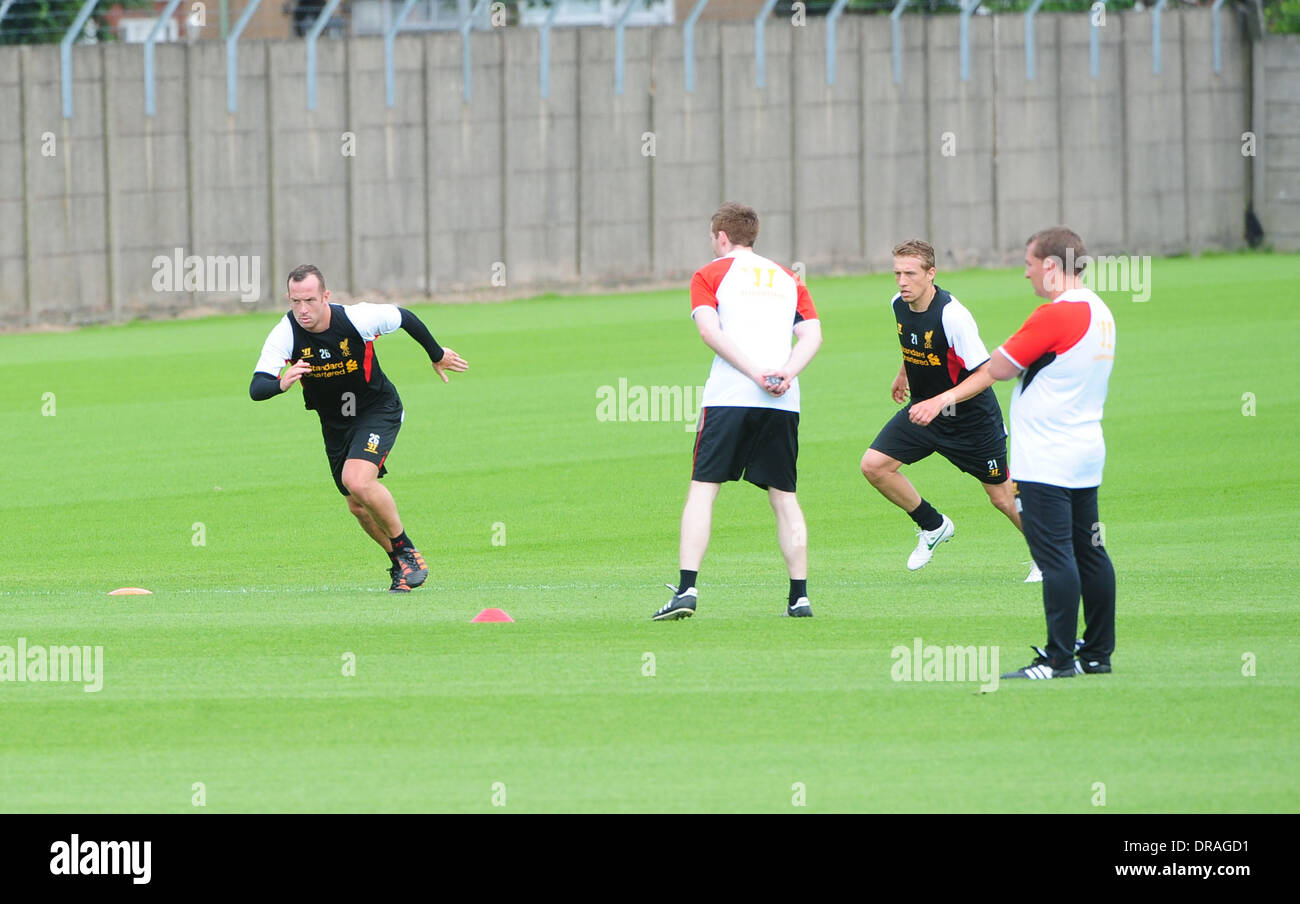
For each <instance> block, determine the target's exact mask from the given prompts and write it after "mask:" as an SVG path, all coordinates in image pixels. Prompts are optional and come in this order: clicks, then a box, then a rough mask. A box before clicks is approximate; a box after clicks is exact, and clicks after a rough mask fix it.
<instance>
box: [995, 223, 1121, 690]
mask: <svg viewBox="0 0 1300 904" xmlns="http://www.w3.org/2000/svg"><path fill="white" fill-rule="evenodd" d="M1086 255H1087V251H1086V250H1085V248H1084V246H1083V239H1081V238H1079V235H1078V234H1077V233H1076V232H1074V231H1073V230H1072V229H1069V228H1068V227H1065V226H1056V227H1053V228H1051V229H1044V230H1042V231H1040V232H1036V233H1035V234H1034V235H1033V236H1032V237H1030V239H1029V242H1028V243H1027V245H1026V248H1025V278H1026V279H1028V280H1029V283H1030V285H1032V286H1033V289H1034V294H1036V295H1038V296H1039V297H1041V298H1046V299H1048V301H1049V302H1050V304H1045V305H1041V306H1039V307H1038V308H1037V309H1036V310H1035V311H1034V313H1033V314H1031V315H1030V316H1029V319H1028V320H1026V321H1025V323H1024V325H1023V326H1021V327H1020V329H1019V330H1018V331H1017V332H1016V333H1015V335H1013V336H1012V337H1011V338H1010V339H1008V340H1007V341H1006V342H1004V343H1003V344H1002V345H1001V346H1000V347H999V348H997V349H996V350H995V351H994V352H993V356H992V359H991V360H990V362H989V372H990V373H991V374H992V375H993V377H994V378H995V379H998V380H1010V379H1012V378H1014V377H1016V376H1019V377H1020V380H1019V382H1018V383H1017V384H1016V387H1015V389H1014V390H1013V391H1012V394H1011V468H1012V471H1013V472H1014V473H1015V475H1016V483H1017V498H1018V499H1019V501H1020V504H1021V513H1020V517H1021V523H1022V524H1023V525H1024V531H1025V540H1026V541H1027V542H1028V543H1029V551H1030V552H1031V553H1032V554H1033V556H1034V561H1035V562H1037V563H1038V566H1039V567H1040V568H1041V569H1042V571H1043V609H1044V611H1045V613H1046V615H1047V646H1046V648H1045V649H1044V648H1040V647H1034V651H1035V653H1037V654H1038V655H1037V656H1036V657H1035V658H1034V661H1033V662H1031V663H1030V664H1029V665H1027V666H1025V667H1024V668H1022V669H1017V670H1016V671H1014V672H1008V673H1007V674H1005V675H1003V676H1002V677H1003V678H1066V677H1070V676H1073V675H1076V674H1078V675H1082V674H1106V673H1109V672H1110V657H1111V654H1112V653H1113V652H1114V650H1115V569H1114V567H1113V566H1112V565H1111V561H1110V557H1109V556H1108V555H1107V554H1106V547H1105V545H1104V544H1103V541H1102V535H1101V521H1100V517H1099V515H1098V511H1097V488H1098V486H1100V484H1101V473H1102V467H1103V465H1104V464H1105V461H1106V443H1105V441H1104V439H1103V438H1102V432H1101V416H1102V409H1103V407H1104V406H1105V403H1106V389H1107V385H1108V383H1109V381H1110V372H1111V367H1112V366H1113V365H1114V363H1115V318H1114V317H1113V316H1112V315H1111V313H1110V309H1109V308H1107V307H1106V304H1105V303H1104V302H1103V301H1102V300H1101V299H1100V298H1098V297H1097V295H1096V293H1094V292H1093V291H1092V290H1091V289H1089V288H1087V287H1085V286H1084V285H1083V281H1082V279H1081V274H1082V273H1083V269H1084V267H1085V266H1086V264H1087V261H1086V259H1085V257H1086ZM1080 595H1082V597H1083V618H1084V621H1085V622H1086V624H1087V627H1086V629H1085V631H1084V634H1083V642H1082V645H1080V646H1079V647H1078V649H1077V650H1076V649H1075V647H1076V644H1075V637H1076V636H1077V635H1076V633H1075V632H1076V629H1077V627H1078V618H1079V597H1080ZM1076 654H1077V658H1076Z"/></svg>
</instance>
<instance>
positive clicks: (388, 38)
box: [384, 0, 417, 107]
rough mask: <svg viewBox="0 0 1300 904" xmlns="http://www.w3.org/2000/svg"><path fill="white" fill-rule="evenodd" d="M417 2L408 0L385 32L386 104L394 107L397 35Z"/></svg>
mask: <svg viewBox="0 0 1300 904" xmlns="http://www.w3.org/2000/svg"><path fill="white" fill-rule="evenodd" d="M416 2H417V0H406V2H405V3H403V4H402V8H401V9H400V10H398V12H397V18H396V19H394V20H393V24H392V25H390V26H389V27H388V28H387V29H385V30H384V103H386V104H388V106H389V107H392V106H393V104H395V103H396V102H397V101H396V94H397V85H396V82H397V76H396V74H395V73H394V71H393V69H394V66H393V51H394V49H395V45H396V43H397V33H398V32H399V31H401V30H402V23H403V22H405V21H406V17H407V16H409V15H410V14H411V9H412V7H414V6H415V4H416Z"/></svg>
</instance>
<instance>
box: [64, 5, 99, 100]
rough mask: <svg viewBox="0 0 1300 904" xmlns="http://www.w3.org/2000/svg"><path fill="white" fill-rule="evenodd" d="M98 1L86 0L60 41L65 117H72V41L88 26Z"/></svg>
mask: <svg viewBox="0 0 1300 904" xmlns="http://www.w3.org/2000/svg"><path fill="white" fill-rule="evenodd" d="M98 3H99V0H86V2H85V3H83V4H82V5H81V9H80V10H79V11H78V12H77V18H75V19H73V20H72V24H71V25H69V26H68V30H67V31H66V32H64V33H63V40H62V41H60V42H59V78H60V80H61V81H62V82H63V118H64V119H71V118H72V42H73V41H74V40H76V37H77V35H78V34H80V33H81V30H82V29H83V28H85V27H86V20H87V19H89V18H90V14H91V13H92V12H93V11H94V9H95V6H96V5H97V4H98Z"/></svg>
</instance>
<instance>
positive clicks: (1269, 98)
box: [1252, 35, 1300, 251]
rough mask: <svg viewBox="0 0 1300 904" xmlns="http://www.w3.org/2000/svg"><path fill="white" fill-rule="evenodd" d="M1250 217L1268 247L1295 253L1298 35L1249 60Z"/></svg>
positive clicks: (1268, 42) (1269, 42) (1298, 222)
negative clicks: (1252, 148)
mask: <svg viewBox="0 0 1300 904" xmlns="http://www.w3.org/2000/svg"><path fill="white" fill-rule="evenodd" d="M1254 75H1255V78H1254V93H1255V104H1254V123H1253V124H1254V128H1253V130H1252V131H1254V133H1255V137H1256V152H1257V154H1258V156H1257V158H1256V161H1255V172H1254V178H1255V184H1254V194H1255V213H1256V215H1257V216H1258V217H1259V220H1260V223H1261V224H1262V225H1263V227H1264V234H1265V236H1266V238H1267V241H1268V243H1269V244H1271V245H1272V246H1273V247H1274V248H1277V249H1279V250H1285V251H1300V35H1273V36H1270V37H1268V38H1267V39H1265V40H1264V41H1263V43H1262V44H1261V45H1260V46H1259V47H1258V48H1257V52H1256V54H1255V59H1254Z"/></svg>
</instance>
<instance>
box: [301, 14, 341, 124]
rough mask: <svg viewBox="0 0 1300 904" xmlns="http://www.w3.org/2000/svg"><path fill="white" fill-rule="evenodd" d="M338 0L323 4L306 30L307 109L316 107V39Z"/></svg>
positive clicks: (323, 28)
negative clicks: (323, 6)
mask: <svg viewBox="0 0 1300 904" xmlns="http://www.w3.org/2000/svg"><path fill="white" fill-rule="evenodd" d="M338 5H339V0H330V2H329V3H326V4H325V8H324V9H322V10H321V11H320V15H319V16H317V17H316V21H315V22H313V23H312V26H311V30H310V31H308V32H307V109H308V110H315V109H316V39H317V38H319V37H320V33H321V32H322V31H324V30H325V23H327V22H329V20H330V16H332V15H334V10H335V9H337V8H338Z"/></svg>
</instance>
